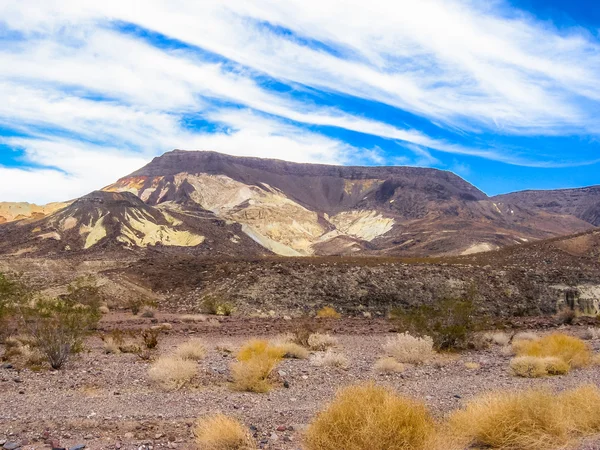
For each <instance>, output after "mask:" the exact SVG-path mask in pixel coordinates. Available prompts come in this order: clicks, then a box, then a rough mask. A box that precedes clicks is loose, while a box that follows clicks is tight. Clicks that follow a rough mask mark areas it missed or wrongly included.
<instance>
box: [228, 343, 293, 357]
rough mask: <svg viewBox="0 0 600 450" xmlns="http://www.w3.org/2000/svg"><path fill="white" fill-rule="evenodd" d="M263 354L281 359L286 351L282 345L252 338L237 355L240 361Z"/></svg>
mask: <svg viewBox="0 0 600 450" xmlns="http://www.w3.org/2000/svg"><path fill="white" fill-rule="evenodd" d="M263 355H267V356H268V357H269V358H273V359H277V360H279V359H281V358H283V355H284V352H283V350H282V349H281V348H280V347H278V346H275V345H272V344H270V343H269V342H268V341H265V340H261V339H251V340H250V341H248V342H246V343H245V344H244V345H243V346H242V347H241V348H240V350H239V351H238V353H237V355H236V357H237V359H238V360H239V361H249V360H250V359H252V358H256V357H258V356H263Z"/></svg>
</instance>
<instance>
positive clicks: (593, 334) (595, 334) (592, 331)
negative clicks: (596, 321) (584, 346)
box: [582, 327, 600, 341]
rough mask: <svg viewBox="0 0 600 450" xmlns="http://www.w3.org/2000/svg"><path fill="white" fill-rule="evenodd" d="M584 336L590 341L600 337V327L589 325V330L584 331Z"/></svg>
mask: <svg viewBox="0 0 600 450" xmlns="http://www.w3.org/2000/svg"><path fill="white" fill-rule="evenodd" d="M582 338H583V339H587V340H589V341H591V340H596V339H600V328H592V327H588V328H587V330H585V331H584V332H583V336H582Z"/></svg>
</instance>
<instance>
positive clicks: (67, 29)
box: [0, 0, 600, 200]
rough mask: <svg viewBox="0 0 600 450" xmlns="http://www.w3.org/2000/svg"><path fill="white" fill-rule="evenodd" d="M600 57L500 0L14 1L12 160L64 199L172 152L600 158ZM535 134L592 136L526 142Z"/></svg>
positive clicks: (8, 143)
mask: <svg viewBox="0 0 600 450" xmlns="http://www.w3.org/2000/svg"><path fill="white" fill-rule="evenodd" d="M599 57H600V42H599V41H598V39H597V37H595V36H593V35H591V34H589V33H586V32H585V31H584V30H582V29H559V28H556V27H554V26H553V25H551V24H549V23H548V22H541V21H539V20H537V19H536V18H535V17H534V16H533V15H531V14H528V13H525V12H522V11H518V10H515V9H514V8H511V7H510V6H509V5H508V4H506V3H504V2H503V1H495V2H486V3H485V4H484V3H482V2H476V1H472V0H444V1H442V0H423V1H421V2H412V1H408V0H400V1H395V2H390V1H385V0H373V1H370V2H364V1H357V0H325V1H323V0H320V1H318V2H317V1H315V0H303V1H300V0H288V1H285V2H280V1H276V0H253V1H251V2H247V1H241V0H231V1H228V2H222V1H216V0H205V1H202V2H185V1H182V0H176V1H166V0H148V1H145V2H137V1H131V2H122V1H114V0H105V1H103V2H93V1H88V0H80V1H71V0H61V1H58V0H25V1H23V2H6V3H3V4H0V62H1V64H0V97H2V98H4V99H5V100H6V101H5V102H3V104H0V125H1V126H2V128H3V129H5V130H8V132H7V133H5V134H6V136H5V137H3V138H2V141H1V143H2V144H3V146H4V147H3V148H4V149H5V150H1V149H0V151H4V152H8V151H10V150H9V149H18V150H20V152H21V153H20V154H19V155H20V156H18V157H17V158H18V161H20V164H21V167H18V168H7V167H5V168H3V169H2V170H3V172H4V173H3V175H4V176H13V175H9V173H12V174H22V173H23V171H25V172H27V173H28V174H30V175H31V177H33V178H35V177H36V176H37V180H38V182H37V183H38V184H39V185H40V186H43V185H44V184H45V183H46V182H47V181H48V180H50V179H53V180H56V178H57V177H59V178H60V179H61V180H63V181H61V182H57V183H55V185H57V186H63V185H64V186H67V185H68V186H72V188H70V189H66V188H60V189H58V190H57V191H56V192H53V193H52V194H51V195H49V196H45V197H44V198H43V200H46V197H52V198H51V199H54V200H59V199H60V198H55V197H60V196H61V194H60V192H64V194H62V196H63V197H65V198H66V197H69V196H71V192H73V193H80V194H81V193H84V192H85V191H87V190H92V189H94V188H98V187H100V186H102V185H104V184H107V183H109V182H111V181H113V179H114V178H116V177H117V176H121V175H124V174H125V173H127V171H129V167H130V166H132V165H133V164H140V163H141V162H142V161H144V160H146V159H148V158H150V157H151V156H155V155H157V154H160V153H162V152H164V151H166V150H169V149H171V148H188V149H193V148H200V149H211V150H217V151H223V152H227V153H232V154H240V155H254V156H263V157H279V158H285V159H289V160H294V161H308V162H327V163H337V164H346V163H355V164H356V163H363V164H369V163H378V164H380V163H397V162H403V163H409V164H417V165H427V166H437V167H451V166H457V167H458V166H459V165H461V164H462V166H465V165H464V163H461V162H456V158H463V157H465V158H473V157H474V158H479V159H483V160H489V161H495V162H501V163H507V164H511V165H519V166H527V167H563V166H564V167H567V166H578V165H585V164H592V163H594V162H595V161H596V157H595V156H596V155H595V154H594V153H595V151H596V147H595V145H594V140H595V139H597V135H598V134H599V133H600V129H599V128H598V126H597V121H596V118H595V117H596V111H597V110H598V107H599V106H600V93H599V91H598V90H597V88H596V86H597V85H598V83H599V82H600V58H599ZM382 105H385V108H386V109H384V108H383V106H382ZM381 111H384V112H381ZM532 136H533V137H535V136H537V137H540V138H543V137H546V138H549V139H550V138H551V137H556V136H558V137H564V136H567V137H568V136H575V137H577V138H584V139H586V140H587V141H588V143H591V144H590V145H587V146H582V150H581V151H579V152H568V153H566V152H561V151H549V150H548V146H546V145H544V142H546V141H543V140H541V141H539V142H540V144H539V145H536V146H535V147H533V148H532V147H531V146H527V147H524V146H520V145H519V142H521V141H518V138H519V137H527V138H529V137H532ZM511 139H515V141H514V142H513V141H512V140H511ZM515 142H516V143H515ZM528 142H529V141H528ZM443 155H449V156H450V158H451V159H450V160H448V161H447V162H444V161H445V159H444V158H445V157H443ZM121 158H123V161H125V162H124V163H123V164H119V163H118V161H119V160H121ZM77 159H80V160H81V161H82V164H75V165H74V164H73V163H72V161H73V160H77ZM0 161H1V159H0ZM13 165H18V164H13ZM40 166H41V167H40ZM94 166H96V167H103V168H104V169H103V170H99V171H97V172H96V175H97V176H94V177H90V176H88V175H87V174H88V170H89V168H90V167H94ZM10 171H13V172H10ZM61 177H62V178H61ZM28 195H29V194H28ZM0 197H2V198H5V199H10V198H11V192H10V188H5V190H4V192H3V191H2V190H1V189H0ZM13 197H14V195H13ZM38 197H39V196H38ZM32 199H36V198H35V197H32Z"/></svg>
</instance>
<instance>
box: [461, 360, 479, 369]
mask: <svg viewBox="0 0 600 450" xmlns="http://www.w3.org/2000/svg"><path fill="white" fill-rule="evenodd" d="M464 366H465V369H468V370H478V369H480V368H481V364H479V363H476V362H474V361H467V362H465V364H464Z"/></svg>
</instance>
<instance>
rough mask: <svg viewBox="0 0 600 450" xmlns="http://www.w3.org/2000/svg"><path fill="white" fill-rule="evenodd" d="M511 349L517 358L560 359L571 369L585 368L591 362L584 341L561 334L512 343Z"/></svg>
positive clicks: (589, 352)
mask: <svg viewBox="0 0 600 450" xmlns="http://www.w3.org/2000/svg"><path fill="white" fill-rule="evenodd" d="M513 348H514V350H515V353H516V355H517V356H535V357H539V358H544V357H555V358H560V359H562V360H563V361H564V362H565V363H566V364H568V365H569V367H571V368H577V367H586V366H588V365H590V364H591V362H592V351H591V349H590V347H589V346H588V345H587V344H586V343H585V342H584V341H582V340H581V339H579V338H576V337H573V336H568V335H566V334H561V333H554V334H551V335H548V336H544V337H543V338H539V339H536V340H517V341H513Z"/></svg>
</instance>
